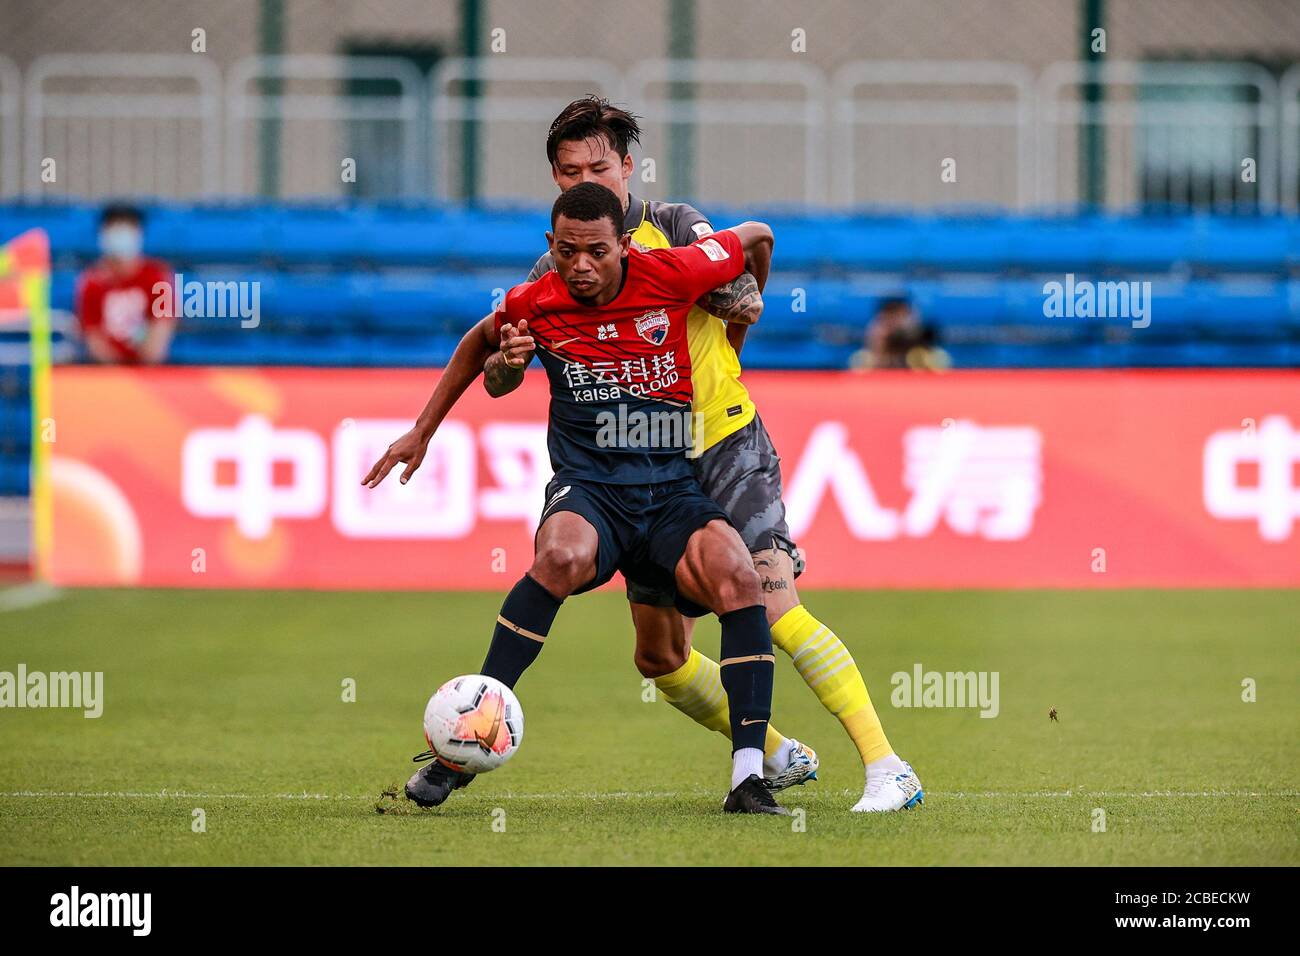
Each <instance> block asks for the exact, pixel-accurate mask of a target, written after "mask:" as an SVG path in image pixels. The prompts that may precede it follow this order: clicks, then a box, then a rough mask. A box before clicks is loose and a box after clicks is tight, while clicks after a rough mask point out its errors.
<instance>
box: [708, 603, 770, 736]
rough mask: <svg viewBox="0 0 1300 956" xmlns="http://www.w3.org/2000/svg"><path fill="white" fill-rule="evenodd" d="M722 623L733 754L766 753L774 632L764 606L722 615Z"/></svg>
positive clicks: (724, 683) (724, 686) (723, 665)
mask: <svg viewBox="0 0 1300 956" xmlns="http://www.w3.org/2000/svg"><path fill="white" fill-rule="evenodd" d="M718 620H719V621H721V622H722V661H721V664H722V686H723V688H724V689H725V690H726V691H727V702H728V705H729V707H730V716H731V752H732V753H735V752H736V751H737V750H740V749H741V748H742V747H757V748H758V749H759V750H762V749H763V742H764V740H766V738H767V722H768V720H769V719H770V718H771V716H772V674H773V671H774V669H775V666H776V661H775V658H774V657H773V656H772V632H771V630H769V629H768V626H767V611H766V610H765V609H764V607H763V605H761V604H755V605H754V606H753V607H742V608H741V609H740V610H739V611H730V612H728V613H726V614H719V615H718Z"/></svg>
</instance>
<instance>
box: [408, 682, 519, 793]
mask: <svg viewBox="0 0 1300 956" xmlns="http://www.w3.org/2000/svg"><path fill="white" fill-rule="evenodd" d="M424 739H425V740H426V741H428V743H429V749H430V750H432V751H433V752H434V753H435V754H437V755H438V757H439V758H440V759H441V760H442V761H443V762H444V763H446V764H447V765H449V766H452V767H455V768H456V769H457V770H461V771H463V772H465V773H487V772H488V771H489V770H495V769H497V767H499V766H501V765H502V764H503V763H505V762H506V761H507V760H509V759H510V758H511V757H512V756H514V753H515V751H516V750H518V749H519V744H520V743H522V742H523V739H524V709H523V708H522V707H520V706H519V698H518V697H516V696H515V692H514V691H512V690H511V689H510V688H509V687H507V686H506V685H505V684H503V683H501V682H500V681H499V680H497V679H496V678H494V677H486V676H484V675H483V674H466V675H465V676H463V677H453V678H452V679H451V680H449V681H447V683H445V684H443V685H442V686H441V687H439V688H438V689H437V690H436V691H435V692H434V694H433V696H432V697H430V698H429V704H428V706H427V707H425V708H424Z"/></svg>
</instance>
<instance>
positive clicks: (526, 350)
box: [501, 319, 536, 368]
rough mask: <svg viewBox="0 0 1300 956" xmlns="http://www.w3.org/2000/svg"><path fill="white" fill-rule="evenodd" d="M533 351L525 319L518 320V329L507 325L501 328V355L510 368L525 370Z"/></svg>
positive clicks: (531, 339) (533, 346) (533, 347)
mask: <svg viewBox="0 0 1300 956" xmlns="http://www.w3.org/2000/svg"><path fill="white" fill-rule="evenodd" d="M535 349H536V346H535V345H534V344H533V337H532V336H531V335H529V334H528V320H527V319H520V320H519V327H518V328H516V327H515V326H513V325H511V324H509V323H506V324H505V325H503V326H501V354H502V355H504V356H505V360H506V364H507V365H509V366H510V367H511V368H527V367H528V363H529V362H531V361H532V360H533V352H534V351H535Z"/></svg>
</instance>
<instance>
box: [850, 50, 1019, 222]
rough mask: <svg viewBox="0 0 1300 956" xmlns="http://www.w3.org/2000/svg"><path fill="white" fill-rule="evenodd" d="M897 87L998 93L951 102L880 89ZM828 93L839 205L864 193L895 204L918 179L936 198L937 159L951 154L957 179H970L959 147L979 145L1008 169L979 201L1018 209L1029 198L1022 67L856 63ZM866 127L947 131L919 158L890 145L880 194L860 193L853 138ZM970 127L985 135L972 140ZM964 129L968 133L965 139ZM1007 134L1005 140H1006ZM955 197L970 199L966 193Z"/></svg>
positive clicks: (977, 147) (977, 63)
mask: <svg viewBox="0 0 1300 956" xmlns="http://www.w3.org/2000/svg"><path fill="white" fill-rule="evenodd" d="M897 87H909V88H910V87H917V88H930V89H935V90H943V89H947V90H952V89H961V90H966V91H970V90H978V91H980V92H981V93H990V92H991V93H1000V94H1001V95H1000V96H998V97H996V98H992V99H988V98H978V99H972V98H969V97H962V98H959V99H954V100H950V101H940V100H935V99H933V98H922V99H917V98H915V97H900V96H893V97H884V96H881V95H880V93H881V92H882V91H886V90H888V89H890V88H897ZM862 88H867V89H870V90H871V91H872V92H873V93H875V94H876V95H875V96H873V98H872V99H871V100H870V101H868V102H861V101H860V100H859V99H858V98H857V94H858V90H859V89H862ZM831 95H832V97H833V101H834V103H835V154H834V155H835V161H834V164H833V167H832V175H833V177H834V197H835V201H836V203H837V204H840V205H853V204H855V203H858V202H861V201H862V200H863V199H864V198H866V199H867V200H868V201H876V202H891V201H892V202H894V203H897V202H898V197H900V194H901V195H902V196H905V195H907V194H908V192H909V190H908V188H907V186H908V183H909V182H910V181H916V180H918V179H920V178H922V177H923V178H924V185H925V186H926V187H927V189H928V192H929V193H930V194H931V195H934V194H936V189H935V184H936V183H940V182H941V181H940V168H941V167H940V164H941V162H942V160H944V159H947V158H950V157H951V158H953V159H955V160H957V169H956V170H955V172H956V175H957V180H956V181H957V182H958V183H961V182H963V179H962V177H963V176H965V177H966V178H967V180H969V178H970V176H971V174H972V172H973V169H972V167H973V166H974V165H975V164H974V163H971V162H970V161H969V159H968V158H967V154H966V152H965V147H966V146H967V145H968V144H969V145H971V148H972V149H973V150H978V151H979V152H980V153H981V154H982V156H983V157H984V159H985V161H987V160H988V158H989V155H990V153H991V154H993V155H994V158H993V162H994V163H997V164H999V166H1000V167H1001V170H1009V173H1010V175H1009V176H1004V177H1000V180H1001V181H1000V182H998V183H996V184H995V186H994V189H993V190H991V192H992V193H993V194H992V195H987V193H989V192H990V190H989V189H988V186H987V185H984V189H983V190H982V192H983V193H985V195H980V196H979V198H980V199H983V200H986V201H1000V202H1001V203H1002V204H1004V205H1007V206H1015V207H1021V208H1023V207H1026V206H1028V205H1029V204H1031V203H1032V202H1033V200H1034V179H1035V177H1034V148H1033V134H1034V129H1033V118H1034V113H1033V97H1034V77H1033V74H1032V73H1031V72H1030V71H1029V70H1028V69H1027V68H1026V67H1023V66H1020V65H1019V64H1016V63H996V62H989V61H941V62H921V61H907V60H897V61H892V62H891V61H884V60H856V61H854V62H851V63H846V64H844V65H843V66H842V67H840V69H838V70H836V71H835V75H834V77H833V78H832V81H831ZM867 124H869V125H870V127H871V128H872V130H873V131H874V132H876V133H877V134H879V133H880V131H881V130H882V129H884V130H886V132H885V133H884V134H883V135H885V136H887V135H890V133H892V131H893V129H894V128H898V127H902V128H905V129H911V128H916V127H920V128H922V129H926V128H935V127H938V128H940V129H945V128H946V129H947V130H949V131H950V133H949V138H948V140H947V141H946V143H945V144H944V146H943V147H942V148H941V149H940V150H939V151H937V152H927V153H926V154H925V155H924V156H922V157H916V156H915V155H913V156H908V155H907V152H908V150H907V146H906V144H904V145H903V148H902V149H898V148H893V149H892V150H890V152H891V153H892V154H893V155H892V156H890V157H889V158H888V159H887V160H886V169H885V176H884V177H882V179H881V182H882V188H883V190H884V195H879V194H868V195H867V196H865V197H864V196H863V195H862V194H861V193H860V192H859V190H858V188H857V179H858V174H859V172H860V171H861V170H860V165H861V164H860V163H859V162H858V161H857V157H858V155H859V153H858V149H857V141H858V131H859V128H860V127H861V126H863V125H867ZM970 131H975V132H976V133H978V132H980V131H983V132H985V134H986V135H985V136H984V137H983V139H984V141H983V142H974V141H973V140H972V137H971V136H970V135H969V133H970ZM963 133H965V134H967V135H964V136H963ZM989 134H991V135H989ZM1008 137H1009V139H1010V142H1009V143H1007V142H1005V140H1006V139H1007V138H1008ZM913 153H915V151H913ZM918 159H919V160H922V161H918ZM963 170H965V172H963ZM900 180H901V182H900ZM999 193H1000V195H999ZM938 195H940V196H941V195H942V192H941V191H939V192H938ZM961 195H962V196H963V198H974V197H973V196H972V195H971V194H970V193H969V191H965V190H963V192H962V193H961ZM891 197H892V198H891Z"/></svg>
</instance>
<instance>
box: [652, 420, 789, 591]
mask: <svg viewBox="0 0 1300 956" xmlns="http://www.w3.org/2000/svg"><path fill="white" fill-rule="evenodd" d="M694 464H695V476H696V477H697V478H698V479H699V480H700V486H701V487H702V488H703V489H704V493H705V494H706V495H708V496H709V497H710V498H712V499H713V500H714V501H716V502H717V503H718V505H719V507H721V508H722V510H723V511H725V512H726V513H727V517H728V518H730V519H731V523H732V524H733V525H735V527H736V530H737V531H739V532H740V538H741V540H742V541H744V542H745V547H746V548H748V549H749V551H750V553H751V554H754V553H756V552H759V551H768V550H770V549H772V548H780V549H781V550H782V551H784V552H786V553H787V554H789V555H790V556H791V557H796V558H797V556H796V555H795V551H796V548H795V544H794V542H793V541H792V540H791V539H790V528H789V526H788V525H787V524H786V521H785V502H784V501H783V500H782V498H781V457H780V456H779V455H778V454H777V453H776V448H775V447H774V446H773V445H772V438H771V436H770V435H768V433H767V429H766V428H765V427H763V420H762V419H761V418H759V417H758V416H757V415H755V416H754V420H753V421H752V422H750V423H749V424H748V425H746V426H745V427H744V428H742V429H740V430H739V431H737V432H733V433H732V434H730V435H728V436H727V437H726V438H724V439H722V441H720V442H718V443H717V444H716V445H714V446H713V447H712V448H710V449H709V450H708V451H706V452H705V453H704V454H703V455H701V456H700V457H699V458H697V459H696V460H695V462H694ZM798 563H799V562H798V560H796V564H798ZM800 570H802V569H800ZM676 597H677V596H676V594H675V593H673V592H672V591H671V590H665V589H663V588H662V587H652V586H649V585H647V584H642V583H639V582H635V581H628V582H627V599H628V600H629V601H632V602H633V603H635V604H652V605H656V606H659V607H670V606H673V605H674V604H675V603H676Z"/></svg>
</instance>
